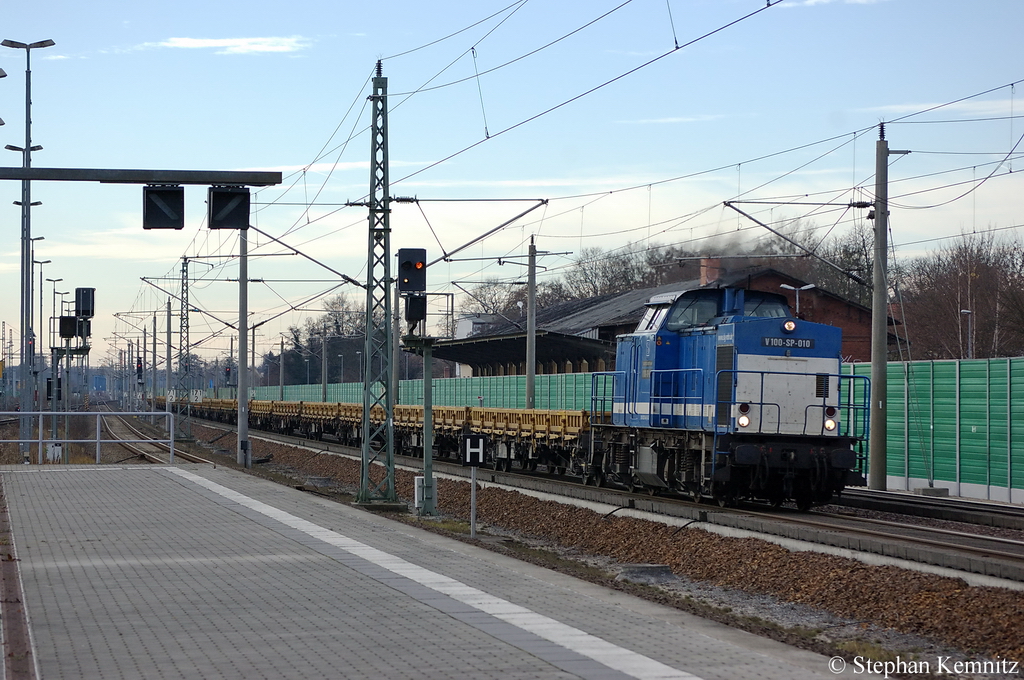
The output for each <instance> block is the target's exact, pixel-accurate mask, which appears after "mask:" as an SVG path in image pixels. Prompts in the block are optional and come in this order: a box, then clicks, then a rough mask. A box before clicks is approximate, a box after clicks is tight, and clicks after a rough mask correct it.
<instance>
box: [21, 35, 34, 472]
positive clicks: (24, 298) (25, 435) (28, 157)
mask: <svg viewBox="0 0 1024 680" xmlns="http://www.w3.org/2000/svg"><path fill="white" fill-rule="evenodd" d="M22 167H24V168H30V167H32V50H31V49H29V48H28V46H26V47H25V147H24V148H23V149H22ZM31 206H32V183H31V182H30V181H29V180H27V179H25V180H22V182H21V364H20V366H19V367H18V377H19V379H20V380H21V386H20V389H19V390H18V403H19V404H20V408H21V411H22V413H28V412H29V411H31V410H32V401H31V395H30V394H29V384H30V382H31V381H30V379H29V378H30V375H29V372H30V371H31V370H32V278H31V271H32V261H31V257H32V256H31V255H30V254H29V252H30V248H29V246H30V245H31V243H32V241H31V239H32V213H31V210H32V207H31ZM19 430H20V434H19V435H18V438H19V439H21V440H22V441H21V442H20V443H19V444H18V447H19V448H20V450H21V456H22V461H23V462H24V463H26V464H27V463H29V462H30V458H29V456H30V454H29V445H28V441H27V440H28V439H29V438H30V437H31V435H32V421H31V419H30V418H29V416H22V417H21V418H20V419H19Z"/></svg>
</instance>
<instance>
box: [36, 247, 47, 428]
mask: <svg viewBox="0 0 1024 680" xmlns="http://www.w3.org/2000/svg"><path fill="white" fill-rule="evenodd" d="M42 239H43V237H42V236H40V237H38V238H34V239H32V240H33V241H41V240H42ZM50 262H51V260H37V259H35V248H33V249H32V264H33V265H39V327H38V328H36V329H35V331H36V345H37V346H38V347H37V348H36V352H35V356H34V357H33V362H32V384H33V390H32V391H33V392H34V393H35V405H36V410H38V411H41V410H42V409H43V398H42V396H41V395H40V393H39V374H40V373H42V372H43V366H42V364H43V363H44V361H43V349H42V339H41V338H42V333H43V265H47V264H50ZM37 363H38V364H39V366H38V367H37V366H36V364H37Z"/></svg>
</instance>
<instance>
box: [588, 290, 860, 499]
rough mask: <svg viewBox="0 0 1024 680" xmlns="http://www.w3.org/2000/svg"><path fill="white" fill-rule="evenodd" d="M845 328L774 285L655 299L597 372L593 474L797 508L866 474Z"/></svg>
mask: <svg viewBox="0 0 1024 680" xmlns="http://www.w3.org/2000/svg"><path fill="white" fill-rule="evenodd" d="M841 340H842V338H841V331H840V329H838V328H835V327H833V326H827V325H824V324H818V323H811V322H808V321H804V320H802V319H798V318H795V317H794V316H793V315H792V314H791V313H790V311H789V306H788V303H787V301H786V298H785V297H784V296H782V295H778V294H775V293H766V292H761V291H754V290H746V289H740V288H718V289H706V288H702V289H697V290H691V291H687V292H678V293H670V294H665V295H659V296H656V297H654V298H652V299H651V300H650V301H649V302H648V304H647V309H646V312H645V314H644V316H643V318H642V319H641V321H640V323H639V325H638V326H637V328H636V330H635V331H634V332H633V333H631V334H627V335H622V336H619V339H618V347H617V351H616V364H615V366H616V370H615V371H610V372H602V373H595V374H594V376H593V381H594V384H593V406H592V409H591V416H590V417H591V422H590V442H589V453H588V454H587V459H586V463H585V465H584V466H583V467H584V474H585V480H586V481H587V482H588V483H591V484H605V483H610V484H614V485H617V486H624V487H628V488H630V489H633V490H637V489H645V490H647V491H650V492H652V493H656V492H658V491H661V490H665V491H668V490H672V491H675V492H680V493H684V494H687V495H691V496H692V497H693V498H695V499H698V500H699V499H702V498H713V499H715V500H717V501H718V502H719V503H720V504H722V505H730V504H733V503H735V502H736V501H739V500H744V499H756V500H762V501H767V502H769V503H772V504H773V505H778V504H781V503H782V502H783V501H787V500H792V501H795V502H796V504H797V507H799V508H801V509H808V508H810V507H811V505H813V504H816V503H826V502H828V500H829V499H830V498H831V497H832V496H833V494H839V493H841V492H842V490H843V488H844V487H845V486H847V485H863V484H864V483H865V481H864V478H863V474H862V472H863V467H862V461H863V457H862V456H861V455H859V454H860V449H861V447H862V446H863V442H864V440H865V438H866V437H867V434H868V432H867V429H868V409H869V404H870V397H869V386H868V384H867V380H866V379H865V378H863V377H860V376H847V375H842V374H840V345H841Z"/></svg>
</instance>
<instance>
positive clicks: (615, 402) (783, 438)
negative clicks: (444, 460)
mask: <svg viewBox="0 0 1024 680" xmlns="http://www.w3.org/2000/svg"><path fill="white" fill-rule="evenodd" d="M840 346H841V332H840V330H839V329H838V328H835V327H833V326H827V325H824V324H817V323H810V322H807V321H804V320H802V319H798V318H795V317H794V316H793V315H792V314H791V313H790V311H789V307H788V305H787V302H786V299H785V297H783V296H781V295H778V294H774V293H766V292H759V291H752V290H746V289H741V288H717V289H707V288H701V289H696V290H690V291H681V292H677V293H671V294H666V295H659V296H656V297H654V298H652V299H651V300H650V301H649V303H648V304H647V307H646V312H645V314H644V315H643V318H642V319H641V321H640V323H639V325H638V326H637V328H636V330H635V331H634V332H633V333H631V334H626V335H622V336H620V337H619V339H618V343H617V350H616V364H615V367H616V370H614V371H608V372H600V373H594V374H592V378H591V379H592V381H593V384H592V408H591V409H590V410H589V411H586V410H524V409H504V408H484V407H476V406H435V407H434V408H433V410H432V414H433V422H434V435H433V441H434V446H435V447H436V455H438V456H439V457H450V458H456V457H457V456H458V451H459V446H460V442H461V439H462V435H463V434H464V433H467V432H478V433H483V434H485V435H487V436H488V439H489V441H490V444H491V445H490V447H489V455H490V458H491V461H492V462H493V465H494V467H495V468H496V469H498V470H512V469H513V468H516V467H519V468H523V469H527V470H535V469H537V467H538V466H539V465H543V466H544V467H545V468H546V469H547V470H548V471H551V472H557V473H560V474H565V473H567V472H568V473H569V474H571V475H576V476H578V477H581V478H582V479H583V481H584V482H585V483H589V484H596V485H605V484H607V485H615V486H620V487H624V488H629V489H631V490H634V491H647V492H649V493H660V492H674V493H682V494H686V495H689V496H691V497H693V498H694V499H697V500H701V499H708V498H710V499H714V500H716V501H717V502H719V503H720V504H722V505H730V504H733V503H735V502H738V501H740V500H746V499H755V500H761V501H767V502H769V503H772V504H774V505H778V504H780V503H782V502H783V501H787V500H792V501H795V502H796V504H797V506H798V507H799V508H801V509H807V508H809V507H810V506H811V505H813V504H815V503H825V502H827V501H828V500H829V499H830V498H831V497H832V496H833V494H839V493H841V492H842V490H843V489H844V488H845V487H846V486H848V485H863V484H864V483H865V481H864V478H863V469H864V468H863V465H864V456H863V453H862V450H861V449H862V447H863V444H864V441H865V439H866V437H867V435H868V410H869V404H870V394H869V392H870V389H869V386H868V382H867V379H866V378H864V377H862V376H852V375H842V374H841V373H840V349H841V347H840ZM189 408H190V409H191V410H192V412H193V413H194V414H195V415H197V416H199V417H201V418H207V419H212V420H219V421H227V422H233V420H234V418H235V413H236V402H235V401H233V400H225V399H212V400H210V399H206V400H203V401H201V402H197V403H192V404H191V405H190V406H189ZM371 416H372V418H373V419H374V420H379V419H380V418H382V417H383V413H382V412H381V413H373V414H371ZM393 422H394V431H395V451H396V453H399V454H402V453H404V454H409V455H422V441H423V440H422V432H423V430H422V428H423V408H422V406H417V405H406V404H402V405H396V406H395V408H394V413H393ZM249 424H250V427H252V428H254V429H264V430H270V431H275V432H282V433H287V434H295V433H298V434H302V435H305V436H307V437H309V438H313V439H321V438H323V437H324V436H325V435H326V436H328V437H330V438H331V439H334V440H337V441H339V442H342V443H344V444H349V445H353V446H357V445H359V443H360V430H361V426H362V405H361V404H346V403H323V402H285V401H255V400H254V401H251V402H250V406H249Z"/></svg>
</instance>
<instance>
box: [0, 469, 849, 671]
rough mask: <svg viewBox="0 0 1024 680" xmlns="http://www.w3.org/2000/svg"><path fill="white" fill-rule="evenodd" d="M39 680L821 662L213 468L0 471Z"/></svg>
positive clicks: (808, 665) (783, 666)
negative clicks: (54, 679)
mask: <svg viewBox="0 0 1024 680" xmlns="http://www.w3.org/2000/svg"><path fill="white" fill-rule="evenodd" d="M0 477H2V480H3V485H4V490H5V494H6V497H7V501H8V506H9V514H10V522H11V526H12V529H13V537H14V548H15V550H16V554H17V558H18V560H19V566H20V572H21V580H22V584H23V589H24V598H25V603H26V605H27V610H28V616H29V619H30V628H31V634H32V643H33V647H34V654H35V659H36V667H37V669H38V673H39V677H41V678H43V679H44V680H49V679H51V678H103V679H104V680H108V679H110V678H239V679H241V678H244V679H245V680H254V679H256V678H267V679H279V678H368V677H374V678H386V679H391V678H430V679H431V680H444V679H447V678H458V679H459V680H473V679H476V678H501V679H503V680H504V679H514V678H588V679H594V680H613V679H621V678H651V679H655V678H657V679H662V678H680V679H693V678H703V679H706V680H712V679H737V680H738V679H740V678H743V679H749V678H769V679H774V678H778V679H779V680H782V679H786V680H799V679H802V678H829V677H834V676H833V674H832V673H830V672H829V668H828V659H827V658H826V657H822V656H819V655H816V654H812V653H809V652H805V651H800V650H795V649H792V648H790V647H787V646H785V645H781V644H779V643H775V642H772V641H770V640H765V639H763V638H759V637H756V636H753V635H749V634H747V633H743V632H741V631H736V630H734V629H730V628H727V627H725V626H720V625H718V624H715V623H712V622H709V621H705V620H703V619H699V618H697V617H694V616H691V615H688V614H684V613H681V612H678V611H676V610H673V609H670V608H667V607H662V606H659V605H656V604H651V603H648V602H645V601H642V600H639V599H636V598H633V597H631V596H628V595H624V594H622V593H619V592H616V591H612V590H609V589H606V588H602V587H599V586H595V585H593V584H589V583H585V582H582V581H578V580H576V579H572V578H569V577H566V576H564V575H561V574H557V573H555V572H551V571H549V570H546V569H542V568H540V567H535V566H533V565H529V564H525V563H521V562H518V561H516V560H513V559H510V558H507V557H503V556H501V555H497V554H495V553H492V552H489V551H487V550H483V549H480V548H477V547H475V546H471V545H466V544H464V543H461V542H458V541H454V540H451V539H447V538H445V537H442V536H438V535H436V534H433V533H430V532H425V531H421V530H418V529H416V528H412V527H409V526H406V525H403V524H400V523H398V522H394V521H392V520H388V519H386V518H384V517H379V516H376V515H374V514H372V513H368V512H366V511H363V510H360V509H356V508H353V507H348V506H343V505H338V504H336V503H333V502H331V501H328V500H325V499H322V498H319V497H316V496H311V495H309V494H305V493H303V492H301V491H297V490H295V489H291V488H288V487H283V486H279V485H275V484H273V483H271V482H267V481H265V480H261V479H259V478H256V477H253V476H251V475H246V474H243V473H240V472H237V471H232V470H228V469H224V468H216V469H214V468H212V467H208V466H205V467H200V466H178V467H141V466H131V467H58V466H46V467H43V468H40V467H36V466H11V467H3V468H0Z"/></svg>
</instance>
